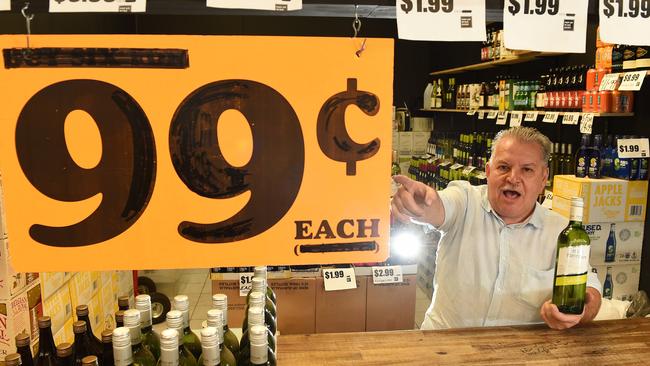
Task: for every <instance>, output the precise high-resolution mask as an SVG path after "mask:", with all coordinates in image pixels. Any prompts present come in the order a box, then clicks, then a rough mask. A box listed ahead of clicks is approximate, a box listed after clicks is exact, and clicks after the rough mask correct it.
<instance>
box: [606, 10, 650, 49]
mask: <svg viewBox="0 0 650 366" xmlns="http://www.w3.org/2000/svg"><path fill="white" fill-rule="evenodd" d="M599 5H600V6H599V7H598V8H599V9H600V10H599V11H600V13H599V24H600V38H601V39H602V40H603V41H604V42H608V43H616V44H634V45H645V46H647V45H650V19H649V18H650V0H600V4H599Z"/></svg>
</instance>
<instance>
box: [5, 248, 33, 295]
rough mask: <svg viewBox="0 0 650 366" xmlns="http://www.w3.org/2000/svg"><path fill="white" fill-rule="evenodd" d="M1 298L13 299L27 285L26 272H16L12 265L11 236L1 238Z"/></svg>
mask: <svg viewBox="0 0 650 366" xmlns="http://www.w3.org/2000/svg"><path fill="white" fill-rule="evenodd" d="M0 279H2V281H0V299H5V300H7V299H12V298H13V297H14V296H15V295H17V294H18V293H20V292H21V291H22V290H23V289H24V288H25V287H26V286H27V277H26V274H25V273H21V272H16V271H15V270H14V267H13V266H12V265H11V255H10V253H9V238H8V237H7V236H3V237H1V238H0Z"/></svg>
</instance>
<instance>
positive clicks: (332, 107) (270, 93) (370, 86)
mask: <svg viewBox="0 0 650 366" xmlns="http://www.w3.org/2000/svg"><path fill="white" fill-rule="evenodd" d="M358 43H359V42H357V41H356V40H352V39H346V38H303V37H221V36H219V37H217V36H129V37H124V36H119V37H116V36H110V35H102V36H78V35H75V36H31V46H32V47H34V49H32V50H20V49H18V48H22V47H25V36H0V46H2V47H1V48H2V49H3V61H4V66H5V67H4V68H2V69H0V82H1V83H2V87H1V88H0V100H1V101H2V103H1V105H0V172H1V174H2V184H3V189H4V203H5V209H6V218H7V225H8V235H9V236H10V238H11V248H10V250H11V254H12V257H13V262H14V266H15V267H16V269H17V270H19V271H60V270H75V271H83V270H108V269H134V268H151V269H154V268H187V267H212V266H248V265H259V264H268V265H288V264H310V263H345V262H348V263H349V262H361V261H379V260H383V259H385V258H386V257H387V256H388V233H389V194H390V191H389V189H390V188H389V179H388V177H389V175H390V172H389V169H390V146H391V143H390V138H391V104H392V103H391V102H392V74H393V64H392V60H393V41H392V40H387V39H369V40H368V41H367V44H366V50H365V51H364V52H363V54H362V55H361V57H357V56H356V55H355V51H356V50H357V48H358V46H359V44H358Z"/></svg>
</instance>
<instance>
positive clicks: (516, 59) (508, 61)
mask: <svg viewBox="0 0 650 366" xmlns="http://www.w3.org/2000/svg"><path fill="white" fill-rule="evenodd" d="M554 55H559V53H542V52H530V53H525V54H523V55H520V56H513V57H508V58H503V59H500V60H494V61H487V62H480V63H478V64H472V65H465V66H460V67H454V68H452V69H445V70H438V71H434V72H432V73H430V74H429V75H431V76H438V75H451V74H460V73H463V72H466V71H475V70H485V69H491V68H494V67H498V66H503V65H514V64H521V63H524V62H529V61H532V60H534V59H536V58H538V57H540V56H554Z"/></svg>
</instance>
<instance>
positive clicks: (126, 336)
mask: <svg viewBox="0 0 650 366" xmlns="http://www.w3.org/2000/svg"><path fill="white" fill-rule="evenodd" d="M127 346H128V347H131V332H130V331H129V328H127V327H118V328H115V329H113V348H123V347H127Z"/></svg>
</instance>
